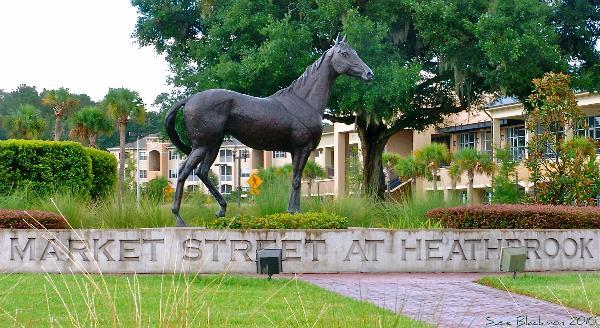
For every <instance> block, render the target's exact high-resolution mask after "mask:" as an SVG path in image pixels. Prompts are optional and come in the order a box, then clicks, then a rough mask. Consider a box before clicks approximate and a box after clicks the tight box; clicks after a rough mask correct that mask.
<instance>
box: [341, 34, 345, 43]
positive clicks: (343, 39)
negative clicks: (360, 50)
mask: <svg viewBox="0 0 600 328" xmlns="http://www.w3.org/2000/svg"><path fill="white" fill-rule="evenodd" d="M342 42H346V34H344V37H343V38H342Z"/></svg>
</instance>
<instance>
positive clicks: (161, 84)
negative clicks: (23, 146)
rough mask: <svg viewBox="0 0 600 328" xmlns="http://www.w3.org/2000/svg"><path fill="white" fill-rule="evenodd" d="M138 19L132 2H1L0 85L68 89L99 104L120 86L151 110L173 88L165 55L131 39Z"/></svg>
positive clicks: (109, 0) (105, 0)
mask: <svg viewBox="0 0 600 328" xmlns="http://www.w3.org/2000/svg"><path fill="white" fill-rule="evenodd" d="M136 18H137V13H136V10H135V8H133V7H132V6H131V3H130V2H129V0H99V1H92V0H2V1H0V89H3V90H4V91H11V90H14V89H16V88H17V86H18V85H19V84H28V85H31V86H36V87H37V88H38V91H41V90H43V89H44V88H46V89H56V88H59V87H67V88H69V90H70V91H71V92H73V93H85V94H88V95H89V96H90V97H92V100H95V101H99V100H101V99H102V98H103V97H104V95H106V93H107V92H108V88H111V87H112V88H118V87H125V88H129V89H131V90H135V91H137V92H139V94H140V96H141V97H142V99H143V100H144V102H145V103H146V105H148V107H149V108H150V105H151V104H152V103H153V102H154V98H155V97H156V96H157V95H158V94H160V93H161V92H169V91H171V90H172V88H171V87H169V86H168V85H167V83H166V79H167V76H168V75H169V71H168V64H167V62H166V61H165V60H164V58H163V57H162V56H160V55H158V54H157V53H156V52H155V51H154V49H153V48H152V47H144V48H140V47H139V45H138V44H136V43H135V39H134V38H132V37H131V35H132V33H133V31H134V28H135V23H136Z"/></svg>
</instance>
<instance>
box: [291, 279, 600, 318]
mask: <svg viewBox="0 0 600 328" xmlns="http://www.w3.org/2000/svg"><path fill="white" fill-rule="evenodd" d="M481 276H483V274H470V273H412V274H411V273H389V274H304V275H301V276H298V278H299V279H302V280H305V281H308V282H310V283H313V284H315V285H318V286H320V287H322V288H325V289H328V290H331V291H334V292H337V293H340V294H343V295H346V296H349V297H352V298H354V299H357V300H365V301H369V302H371V303H374V304H376V305H378V306H381V307H385V308H388V309H390V310H392V311H395V312H397V313H400V314H404V315H406V316H409V317H411V318H414V319H417V320H422V321H426V322H429V323H432V324H434V325H436V326H438V327H540V326H543V327H561V326H570V327H590V326H589V325H587V324H585V323H584V322H583V321H581V320H583V318H588V317H591V315H590V314H589V313H584V312H581V311H578V310H574V309H570V308H564V307H562V306H561V305H558V304H553V303H549V302H545V301H541V300H537V299H534V298H531V297H527V296H522V295H518V294H512V293H508V292H506V291H501V290H497V289H494V288H490V287H486V286H482V285H479V284H477V283H475V281H476V280H477V279H479V277H481ZM579 317H580V318H581V319H579ZM578 319H579V320H580V321H579V322H577V320H578ZM597 320H600V318H597Z"/></svg>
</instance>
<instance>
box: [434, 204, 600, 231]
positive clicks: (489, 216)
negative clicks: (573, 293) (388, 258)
mask: <svg viewBox="0 0 600 328" xmlns="http://www.w3.org/2000/svg"><path fill="white" fill-rule="evenodd" d="M425 215H426V216H427V217H429V218H431V219H434V220H440V221H441V223H442V225H443V226H444V227H446V228H456V229H600V208H598V207H580V206H554V205H481V206H459V207H450V208H438V209H434V210H431V211H428V212H427V213H426V214H425Z"/></svg>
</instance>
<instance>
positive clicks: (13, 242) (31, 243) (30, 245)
mask: <svg viewBox="0 0 600 328" xmlns="http://www.w3.org/2000/svg"><path fill="white" fill-rule="evenodd" d="M34 249H35V238H28V239H27V242H26V243H25V247H23V248H21V249H19V238H11V239H10V260H11V261H14V260H15V251H16V252H17V255H18V256H19V258H20V259H21V260H23V259H24V258H25V252H27V250H29V261H33V260H34V257H35V253H34V252H35V250H34Z"/></svg>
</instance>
